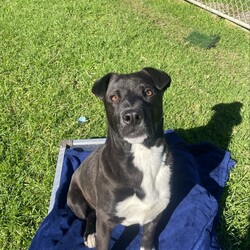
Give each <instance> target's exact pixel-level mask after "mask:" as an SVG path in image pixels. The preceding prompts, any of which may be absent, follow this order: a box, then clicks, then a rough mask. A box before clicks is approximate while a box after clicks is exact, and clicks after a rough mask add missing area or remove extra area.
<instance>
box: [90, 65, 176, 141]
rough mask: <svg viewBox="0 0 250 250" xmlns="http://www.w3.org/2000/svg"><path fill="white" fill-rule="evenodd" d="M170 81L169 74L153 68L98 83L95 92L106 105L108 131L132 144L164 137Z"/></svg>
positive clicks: (111, 75) (93, 90)
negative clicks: (164, 105) (164, 106)
mask: <svg viewBox="0 0 250 250" xmlns="http://www.w3.org/2000/svg"><path fill="white" fill-rule="evenodd" d="M170 82H171V78H170V76H169V75H168V74H166V73H165V72H163V71H160V70H157V69H154V68H144V69H142V70H141V71H139V72H135V73H131V74H116V73H109V74H107V75H105V76H104V77H102V78H101V79H99V80H97V81H96V82H95V84H94V86H93V88H92V92H93V93H94V94H95V95H96V96H97V97H99V98H101V99H102V100H103V102H104V105H105V109H106V114H107V119H108V123H109V130H110V129H111V130H112V131H109V132H112V133H115V134H116V135H117V136H119V137H120V138H121V139H123V140H125V141H127V142H129V143H143V142H144V140H146V139H147V140H152V139H155V138H157V137H159V136H162V132H163V111H162V97H163V93H164V91H165V90H166V89H167V88H168V87H169V86H170Z"/></svg>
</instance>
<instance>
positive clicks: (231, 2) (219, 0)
mask: <svg viewBox="0 0 250 250" xmlns="http://www.w3.org/2000/svg"><path fill="white" fill-rule="evenodd" d="M186 1H187V2H190V3H193V4H195V5H198V6H199V7H201V8H203V9H206V10H208V11H210V12H212V13H214V14H216V15H218V16H221V17H223V18H226V19H228V20H229V21H231V22H234V23H236V24H238V25H240V26H242V27H244V28H246V29H248V30H250V0H186Z"/></svg>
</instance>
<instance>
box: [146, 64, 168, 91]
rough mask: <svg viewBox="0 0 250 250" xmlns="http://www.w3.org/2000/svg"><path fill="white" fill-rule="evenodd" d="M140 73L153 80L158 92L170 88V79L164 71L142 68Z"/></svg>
mask: <svg viewBox="0 0 250 250" xmlns="http://www.w3.org/2000/svg"><path fill="white" fill-rule="evenodd" d="M142 71H144V72H146V73H147V74H148V75H149V76H150V77H151V78H152V79H153V82H154V84H155V86H156V87H157V88H158V89H159V90H165V89H166V88H168V87H169V86H170V83H171V77H170V76H169V75H168V74H167V73H165V72H164V71H161V70H158V69H154V68H149V67H147V68H143V69H142Z"/></svg>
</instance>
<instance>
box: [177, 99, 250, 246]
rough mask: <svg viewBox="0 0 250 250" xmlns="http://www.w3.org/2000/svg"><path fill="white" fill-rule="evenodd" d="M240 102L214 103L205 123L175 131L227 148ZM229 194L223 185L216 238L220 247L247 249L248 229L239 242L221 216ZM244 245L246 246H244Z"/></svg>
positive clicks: (238, 118) (189, 138)
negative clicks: (211, 114) (244, 236)
mask: <svg viewBox="0 0 250 250" xmlns="http://www.w3.org/2000/svg"><path fill="white" fill-rule="evenodd" d="M242 106H243V105H242V103H240V102H233V103H220V104H217V105H215V106H214V107H213V108H212V110H213V111H214V114H213V116H212V117H211V119H210V121H209V122H208V124H207V125H205V126H201V127H198V128H191V129H187V130H184V129H177V130H176V132H177V133H179V134H180V135H181V136H182V137H183V138H184V139H185V140H186V141H187V142H189V143H200V142H203V141H208V142H210V143H213V144H215V145H217V146H219V147H221V148H223V149H225V150H227V149H228V147H229V144H230V141H231V138H232V132H233V128H234V127H235V126H237V125H239V124H240V123H241V121H242V117H241V114H240V111H241V108H242ZM228 195H229V191H228V187H225V189H224V192H223V194H222V197H221V200H220V224H219V227H218V236H219V237H218V238H219V242H220V245H221V247H222V249H225V250H229V249H230V250H231V249H249V248H248V247H249V242H250V241H249V238H247V237H249V233H250V232H249V231H248V233H247V235H246V238H245V239H243V240H242V241H241V242H240V245H239V237H237V235H240V234H239V233H237V232H231V231H228V226H227V223H226V219H225V217H224V216H223V213H222V211H223V209H224V208H225V206H226V204H225V203H226V198H227V196H228ZM246 246H248V247H247V248H246Z"/></svg>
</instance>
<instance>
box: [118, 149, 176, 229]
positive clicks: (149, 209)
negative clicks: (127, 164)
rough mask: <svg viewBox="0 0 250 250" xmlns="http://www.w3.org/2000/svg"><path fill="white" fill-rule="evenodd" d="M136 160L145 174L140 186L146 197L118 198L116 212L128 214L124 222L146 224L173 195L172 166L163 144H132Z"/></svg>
mask: <svg viewBox="0 0 250 250" xmlns="http://www.w3.org/2000/svg"><path fill="white" fill-rule="evenodd" d="M132 153H133V156H134V160H133V163H134V165H135V167H137V168H138V169H139V170H140V171H141V172H142V174H143V179H142V183H141V188H142V190H143V191H144V193H145V196H144V197H143V199H140V198H138V197H137V196H136V194H134V195H133V196H130V197H128V198H126V199H125V200H123V201H121V202H119V203H118V204H117V206H116V215H117V216H118V217H123V218H125V219H124V220H123V221H122V223H121V224H123V225H125V226H129V225H132V224H141V225H143V224H147V223H148V222H150V221H152V220H153V219H154V218H155V217H156V216H157V215H158V214H160V213H161V212H162V211H163V210H164V209H165V208H166V206H167V205H168V203H169V199H170V186H169V182H170V176H171V172H170V167H169V166H168V165H165V158H166V155H165V153H164V152H163V147H162V146H161V147H151V148H147V147H145V146H143V145H142V144H133V145H132Z"/></svg>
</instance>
